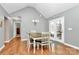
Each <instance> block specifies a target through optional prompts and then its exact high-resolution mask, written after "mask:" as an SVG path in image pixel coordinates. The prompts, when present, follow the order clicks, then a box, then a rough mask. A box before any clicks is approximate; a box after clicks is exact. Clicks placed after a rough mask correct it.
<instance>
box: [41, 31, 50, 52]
mask: <svg viewBox="0 0 79 59" xmlns="http://www.w3.org/2000/svg"><path fill="white" fill-rule="evenodd" d="M41 36H42V40H41V43H40V45H41V53H43V47H44V46H48V47H49V51H50V47H51V46H50V44H51V43H50V36H51V34H50V32H42V35H41Z"/></svg>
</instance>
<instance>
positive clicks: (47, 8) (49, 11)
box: [1, 3, 79, 18]
mask: <svg viewBox="0 0 79 59" xmlns="http://www.w3.org/2000/svg"><path fill="white" fill-rule="evenodd" d="M77 5H79V4H77V3H1V6H2V7H3V8H4V9H5V10H6V11H7V12H8V14H11V13H13V12H15V11H18V10H20V9H23V8H26V7H29V6H30V7H34V8H36V9H37V10H38V11H39V12H40V13H41V14H42V15H43V16H44V17H45V18H49V17H51V16H53V15H56V14H57V13H61V12H63V11H66V10H68V9H70V8H73V7H75V6H77Z"/></svg>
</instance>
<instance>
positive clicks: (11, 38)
mask: <svg viewBox="0 0 79 59" xmlns="http://www.w3.org/2000/svg"><path fill="white" fill-rule="evenodd" d="M13 38H14V37H12V38H11V39H9V40H7V41H4V43H9V42H10V41H11V40H12V39H13Z"/></svg>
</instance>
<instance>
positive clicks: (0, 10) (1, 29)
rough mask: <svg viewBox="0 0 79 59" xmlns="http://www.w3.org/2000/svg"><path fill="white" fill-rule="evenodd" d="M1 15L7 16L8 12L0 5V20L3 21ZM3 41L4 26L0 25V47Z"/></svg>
mask: <svg viewBox="0 0 79 59" xmlns="http://www.w3.org/2000/svg"><path fill="white" fill-rule="evenodd" d="M3 16H8V14H7V13H6V11H5V10H4V9H3V8H2V7H1V6H0V20H2V21H4V19H3ZM3 26H4V25H3ZM3 43H4V27H0V48H1V47H2V46H3Z"/></svg>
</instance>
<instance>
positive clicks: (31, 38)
mask: <svg viewBox="0 0 79 59" xmlns="http://www.w3.org/2000/svg"><path fill="white" fill-rule="evenodd" d="M40 36H41V33H37V32H30V33H29V40H28V51H29V50H30V46H31V45H33V49H34V50H33V52H34V53H35V48H36V46H38V44H39V42H38V40H35V39H36V38H38V39H39V37H40Z"/></svg>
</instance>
